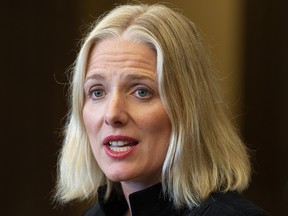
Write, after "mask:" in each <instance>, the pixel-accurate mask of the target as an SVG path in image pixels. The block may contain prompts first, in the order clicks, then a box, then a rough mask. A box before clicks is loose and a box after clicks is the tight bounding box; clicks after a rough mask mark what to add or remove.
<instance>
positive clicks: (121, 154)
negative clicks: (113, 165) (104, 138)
mask: <svg viewBox="0 0 288 216" xmlns="http://www.w3.org/2000/svg"><path fill="white" fill-rule="evenodd" d="M104 149H105V153H106V154H107V156H108V157H110V158H113V159H118V160H120V159H125V158H127V157H129V155H131V154H132V152H133V151H134V150H135V149H136V146H131V148H129V149H128V150H127V151H121V152H118V151H113V150H112V149H110V148H109V146H105V147H104Z"/></svg>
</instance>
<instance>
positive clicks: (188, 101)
mask: <svg viewBox="0 0 288 216" xmlns="http://www.w3.org/2000/svg"><path fill="white" fill-rule="evenodd" d="M115 37H121V38H124V39H125V40H128V41H131V42H136V43H142V44H145V45H147V46H149V47H151V48H152V49H154V50H155V53H156V56H157V78H158V87H159V92H160V97H161V100H162V102H163V104H164V107H165V109H166V112H167V114H168V116H169V119H170V121H171V125H172V132H171V138H170V143H169V148H168V151H167V155H166V159H165V161H164V164H163V168H162V184H163V191H164V192H165V193H166V194H167V195H168V196H169V197H170V198H171V199H172V200H173V201H174V204H175V206H176V207H181V206H182V205H188V206H190V207H193V206H195V205H198V204H199V203H201V201H203V200H204V199H205V198H207V197H208V196H209V195H210V194H211V193H212V192H216V191H224V192H225V191H230V190H237V191H242V190H243V189H245V188H246V187H247V185H248V183H249V179H250V162H249V157H248V154H247V150H246V147H245V145H244V144H243V143H242V141H241V140H240V138H239V136H238V134H237V132H236V130H235V129H234V127H233V126H232V125H231V123H230V121H229V120H228V118H227V115H226V111H225V109H224V108H223V107H224V106H223V102H222V100H221V99H220V97H219V96H218V90H217V88H218V87H217V84H216V76H215V72H214V70H213V67H212V66H211V63H210V60H209V57H208V56H207V54H206V51H205V49H204V48H203V46H202V42H201V39H200V36H199V34H198V32H197V30H196V29H195V26H194V24H193V23H192V22H191V21H190V20H189V19H187V18H186V17H185V16H183V15H182V14H181V13H180V12H177V11H176V10H172V9H170V8H168V7H166V6H163V5H160V4H156V5H150V6H149V5H142V4H141V5H122V6H118V7H116V8H115V9H113V10H112V11H111V12H109V13H108V14H106V15H105V16H104V17H102V18H101V19H99V20H98V21H97V22H96V24H95V25H94V26H93V27H92V29H91V31H90V33H89V34H88V35H87V36H86V38H85V40H84V41H83V44H82V47H81V50H80V52H79V55H78V58H77V59H76V61H75V65H74V70H73V80H72V82H71V110H70V113H69V118H68V121H67V126H66V130H65V140H64V145H63V149H62V152H61V154H60V158H59V175H58V184H57V194H56V197H57V198H58V199H59V200H61V201H62V202H69V201H71V200H75V199H86V198H91V197H94V196H95V194H96V191H97V188H98V187H99V186H101V185H103V184H107V185H108V190H107V194H106V198H107V197H109V194H110V192H111V189H112V187H113V186H115V185H116V184H119V183H112V182H111V181H110V180H109V179H107V178H106V176H105V175H104V173H103V172H102V171H101V169H100V168H99V166H98V164H97V162H96V160H95V158H94V156H93V153H92V151H91V147H90V143H89V139H88V136H87V133H86V130H85V127H84V123H83V117H82V110H83V105H84V93H83V83H84V79H85V75H86V70H87V68H86V67H87V60H88V58H89V54H90V51H91V49H92V48H93V46H95V44H97V43H99V42H101V41H103V40H106V39H109V38H115ZM118 186H119V185H118Z"/></svg>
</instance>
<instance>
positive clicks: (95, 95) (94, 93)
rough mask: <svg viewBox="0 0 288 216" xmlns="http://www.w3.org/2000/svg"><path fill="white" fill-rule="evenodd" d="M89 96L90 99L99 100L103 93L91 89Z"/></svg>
mask: <svg viewBox="0 0 288 216" xmlns="http://www.w3.org/2000/svg"><path fill="white" fill-rule="evenodd" d="M89 95H90V97H91V98H92V99H100V98H102V97H104V95H105V92H104V90H103V89H91V90H90V91H89Z"/></svg>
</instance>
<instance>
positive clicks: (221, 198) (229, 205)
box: [186, 192, 269, 216]
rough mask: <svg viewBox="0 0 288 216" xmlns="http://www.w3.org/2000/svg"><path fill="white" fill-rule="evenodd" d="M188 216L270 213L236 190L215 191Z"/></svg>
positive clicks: (246, 215)
mask: <svg viewBox="0 0 288 216" xmlns="http://www.w3.org/2000/svg"><path fill="white" fill-rule="evenodd" d="M186 215H187V216H194V215H195V216H196V215H197V216H200V215H205V216H210V215H211V216H212V215H213V216H217V215H221V216H228V215H231V216H232V215H233V216H268V215H269V214H268V213H266V212H265V211H264V210H262V209H261V208H260V207H258V206H256V205H255V204H254V203H252V202H250V201H248V200H247V199H245V198H243V197H242V196H241V195H240V194H238V193H236V192H227V193H214V194H212V195H211V196H210V197H209V198H208V199H207V200H206V201H204V202H203V203H202V204H201V205H200V206H199V207H196V208H194V209H193V210H191V211H189V212H187V214H186Z"/></svg>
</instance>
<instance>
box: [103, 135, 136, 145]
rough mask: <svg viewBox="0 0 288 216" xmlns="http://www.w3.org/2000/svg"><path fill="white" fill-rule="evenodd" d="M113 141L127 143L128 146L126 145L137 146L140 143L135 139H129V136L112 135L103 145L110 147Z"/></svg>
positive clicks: (106, 138)
mask: <svg viewBox="0 0 288 216" xmlns="http://www.w3.org/2000/svg"><path fill="white" fill-rule="evenodd" d="M112 141H126V142H128V144H126V145H136V144H138V143H139V141H138V140H137V139H135V138H132V137H129V136H122V135H110V136H107V137H105V139H104V141H103V145H109V143H110V142H112Z"/></svg>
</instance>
